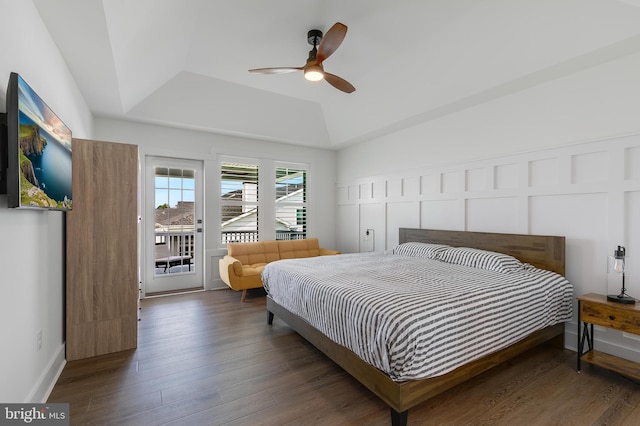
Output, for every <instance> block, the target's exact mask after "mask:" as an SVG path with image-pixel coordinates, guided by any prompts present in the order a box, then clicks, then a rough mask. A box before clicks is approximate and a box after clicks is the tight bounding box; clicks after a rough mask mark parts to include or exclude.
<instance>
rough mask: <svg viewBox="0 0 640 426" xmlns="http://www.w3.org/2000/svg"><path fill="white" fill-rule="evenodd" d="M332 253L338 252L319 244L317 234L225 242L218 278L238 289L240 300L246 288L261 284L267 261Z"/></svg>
mask: <svg viewBox="0 0 640 426" xmlns="http://www.w3.org/2000/svg"><path fill="white" fill-rule="evenodd" d="M334 254H340V252H339V251H336V250H327V249H323V248H321V247H320V244H319V242H318V239H317V238H307V239H303V240H278V241H275V240H273V241H257V242H251V243H229V244H228V245H227V255H226V256H224V257H223V258H222V259H220V278H221V279H222V281H224V282H225V283H226V284H227V285H228V286H229V287H231V288H232V289H233V290H236V291H240V290H242V297H241V299H240V300H241V301H243V302H244V300H245V298H246V296H247V290H248V289H251V288H260V287H262V277H261V274H262V270H263V269H264V267H265V266H266V265H267V263H269V262H273V261H276V260H280V259H296V258H303V257H313V256H325V255H334Z"/></svg>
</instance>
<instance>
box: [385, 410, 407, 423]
mask: <svg viewBox="0 0 640 426" xmlns="http://www.w3.org/2000/svg"><path fill="white" fill-rule="evenodd" d="M390 410H391V426H407V420H408V418H409V410H404V411H403V412H402V413H398V412H397V411H396V410H394V409H393V408H391V409H390Z"/></svg>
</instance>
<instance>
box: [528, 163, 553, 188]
mask: <svg viewBox="0 0 640 426" xmlns="http://www.w3.org/2000/svg"><path fill="white" fill-rule="evenodd" d="M558 163H559V161H558V159H557V158H546V159H544V160H535V161H531V162H530V163H529V186H532V187H536V186H550V185H557V184H559V183H560V181H559V179H558V177H559V170H558V167H559V164H558Z"/></svg>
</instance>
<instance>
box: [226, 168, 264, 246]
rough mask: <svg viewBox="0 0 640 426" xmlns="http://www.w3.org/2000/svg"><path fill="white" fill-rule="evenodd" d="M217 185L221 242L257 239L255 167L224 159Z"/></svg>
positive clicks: (256, 182) (256, 173)
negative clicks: (218, 186)
mask: <svg viewBox="0 0 640 426" xmlns="http://www.w3.org/2000/svg"><path fill="white" fill-rule="evenodd" d="M220 187H221V198H220V208H221V216H220V217H221V218H222V221H221V231H222V232H221V238H222V244H227V243H230V242H246V241H258V166H257V165H255V164H240V163H231V162H223V163H222V164H221V167H220Z"/></svg>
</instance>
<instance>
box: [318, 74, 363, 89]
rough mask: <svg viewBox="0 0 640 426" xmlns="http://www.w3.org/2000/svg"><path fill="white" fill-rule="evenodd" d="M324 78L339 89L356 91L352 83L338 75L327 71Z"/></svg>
mask: <svg viewBox="0 0 640 426" xmlns="http://www.w3.org/2000/svg"><path fill="white" fill-rule="evenodd" d="M324 79H325V80H327V83H329V84H330V85H332V86H333V87H335V88H336V89H338V90H342V91H343V92H345V93H352V92H355V90H356V88H355V87H353V85H352V84H351V83H349V82H348V81H347V80H345V79H344V78H341V77H338V76H337V75H334V74H331V73H328V72H325V73H324Z"/></svg>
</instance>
